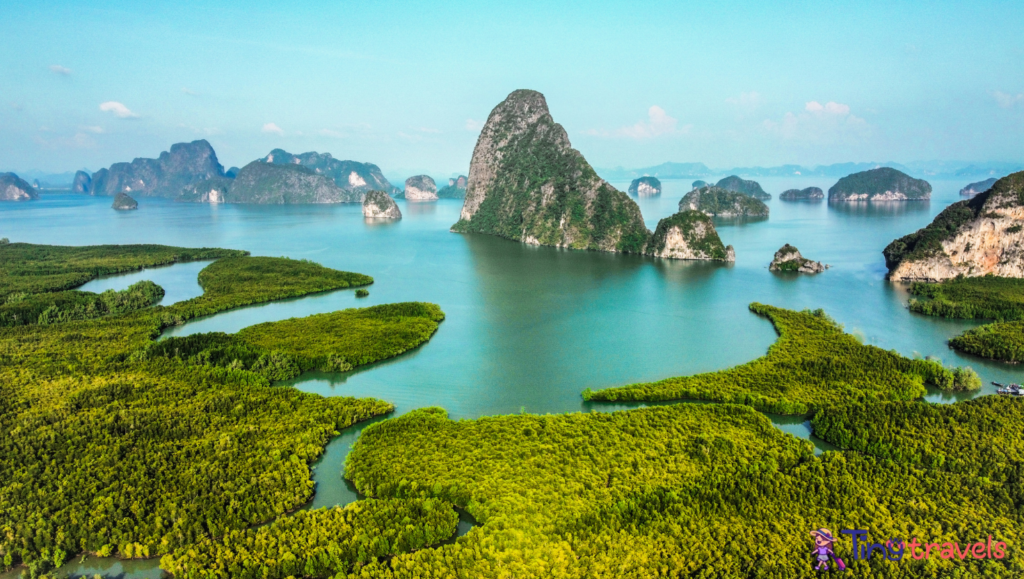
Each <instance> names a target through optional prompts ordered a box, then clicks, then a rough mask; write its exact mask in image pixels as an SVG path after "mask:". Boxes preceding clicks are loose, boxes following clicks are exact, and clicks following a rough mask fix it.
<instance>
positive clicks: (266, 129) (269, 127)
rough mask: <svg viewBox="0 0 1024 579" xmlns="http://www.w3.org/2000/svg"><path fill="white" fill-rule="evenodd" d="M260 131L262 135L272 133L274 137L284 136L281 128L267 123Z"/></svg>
mask: <svg viewBox="0 0 1024 579" xmlns="http://www.w3.org/2000/svg"><path fill="white" fill-rule="evenodd" d="M262 131H263V132H264V133H273V134H275V135H283V134H284V130H283V129H282V128H281V127H279V126H277V124H276V123H267V124H265V125H263V129H262Z"/></svg>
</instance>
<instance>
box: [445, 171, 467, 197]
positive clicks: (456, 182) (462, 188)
mask: <svg viewBox="0 0 1024 579" xmlns="http://www.w3.org/2000/svg"><path fill="white" fill-rule="evenodd" d="M468 186H469V177H467V176H465V175H459V176H458V177H457V178H452V179H448V184H447V185H446V186H444V187H441V188H440V189H438V191H437V196H438V198H439V199H465V198H466V187H468Z"/></svg>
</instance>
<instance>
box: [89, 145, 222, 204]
mask: <svg viewBox="0 0 1024 579" xmlns="http://www.w3.org/2000/svg"><path fill="white" fill-rule="evenodd" d="M223 176H224V167H223V166H222V165H221V164H220V162H219V161H218V160H217V153H215V152H214V150H213V147H212V146H210V143H209V142H207V141H206V140H205V139H204V140H198V141H192V142H191V143H175V144H173V145H171V150H170V151H164V152H162V153H160V156H159V157H158V158H156V159H145V158H138V159H135V160H133V161H132V162H131V163H114V164H113V165H111V166H110V168H109V169H100V170H99V171H97V172H95V173H93V175H92V178H91V179H89V180H88V182H86V181H84V180H82V181H78V180H77V179H76V183H80V184H82V185H83V186H88V191H87V192H88V193H91V194H92V195H116V194H117V193H120V192H122V191H130V192H131V193H132V194H134V195H136V196H139V195H141V196H143V197H170V198H174V197H177V196H178V195H179V194H180V193H181V190H182V188H183V187H185V186H186V185H188V184H189V183H193V182H195V181H202V180H205V179H212V178H216V177H223ZM83 192H84V191H83Z"/></svg>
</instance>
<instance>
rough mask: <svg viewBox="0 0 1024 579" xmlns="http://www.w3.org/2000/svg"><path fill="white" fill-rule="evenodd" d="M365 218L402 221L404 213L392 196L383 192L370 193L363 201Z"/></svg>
mask: <svg viewBox="0 0 1024 579" xmlns="http://www.w3.org/2000/svg"><path fill="white" fill-rule="evenodd" d="M363 217H368V218H370V219H401V218H402V212H401V210H399V209H398V204H397V203H395V200H394V199H392V198H391V196H390V195H388V194H387V193H385V192H383V191H370V192H369V193H367V194H366V198H365V199H363Z"/></svg>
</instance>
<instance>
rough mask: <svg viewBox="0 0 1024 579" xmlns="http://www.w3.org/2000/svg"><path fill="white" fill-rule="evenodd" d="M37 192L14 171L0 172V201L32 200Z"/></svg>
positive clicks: (37, 195)
mask: <svg viewBox="0 0 1024 579" xmlns="http://www.w3.org/2000/svg"><path fill="white" fill-rule="evenodd" d="M35 199H39V192H38V191H36V188H35V187H33V186H32V185H29V184H28V182H27V181H25V180H24V179H22V178H21V177H18V176H17V175H15V174H14V173H0V201H32V200H35Z"/></svg>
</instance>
